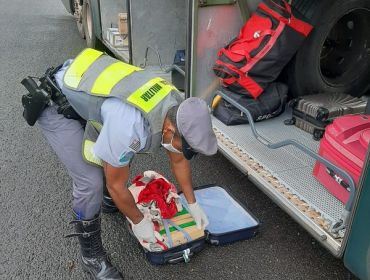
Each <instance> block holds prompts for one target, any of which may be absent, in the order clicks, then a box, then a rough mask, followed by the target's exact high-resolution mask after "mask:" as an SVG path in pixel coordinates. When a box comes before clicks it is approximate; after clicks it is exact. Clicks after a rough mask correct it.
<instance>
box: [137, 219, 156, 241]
mask: <svg viewBox="0 0 370 280" xmlns="http://www.w3.org/2000/svg"><path fill="white" fill-rule="evenodd" d="M132 231H133V233H134V234H135V236H136V238H137V239H139V240H144V241H146V242H149V243H155V242H156V238H155V236H154V225H153V223H152V222H151V221H149V220H148V219H147V218H145V217H144V218H143V219H142V220H141V222H140V223H138V224H136V225H135V224H132Z"/></svg>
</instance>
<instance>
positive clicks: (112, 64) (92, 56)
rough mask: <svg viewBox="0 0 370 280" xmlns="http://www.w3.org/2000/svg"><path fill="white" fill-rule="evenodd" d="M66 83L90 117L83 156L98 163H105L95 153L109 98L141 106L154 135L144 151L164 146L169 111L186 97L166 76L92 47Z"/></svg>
mask: <svg viewBox="0 0 370 280" xmlns="http://www.w3.org/2000/svg"><path fill="white" fill-rule="evenodd" d="M63 87H64V88H65V89H66V90H64V91H63V93H64V94H65V95H66V97H67V99H68V101H69V102H70V104H71V105H72V107H73V108H74V109H75V110H76V111H77V113H79V114H80V116H81V117H83V118H84V119H85V120H86V121H87V125H86V129H85V137H84V140H83V148H82V152H83V157H84V159H85V160H86V161H87V162H89V163H91V164H94V165H98V166H101V165H102V164H101V161H100V160H99V159H98V158H96V157H95V156H94V154H93V153H92V147H93V145H94V143H95V141H96V139H97V137H98V136H99V133H100V130H101V128H102V125H104V124H103V123H102V119H101V115H100V109H101V105H102V104H103V102H104V101H105V98H109V97H115V98H119V99H121V100H122V102H125V103H127V104H130V105H132V106H134V107H136V108H137V109H139V110H140V111H141V113H142V115H143V117H144V118H146V119H147V121H148V123H149V125H150V133H151V135H150V137H149V140H148V142H147V143H146V147H145V148H144V152H152V151H154V150H156V149H157V148H159V147H160V141H161V136H162V126H163V122H164V119H165V117H166V115H167V112H168V110H169V109H170V108H172V107H173V106H176V105H179V104H180V103H181V101H182V100H183V99H182V97H181V95H180V93H179V92H178V90H177V89H176V88H175V87H174V86H173V85H172V84H170V83H168V82H167V81H166V80H164V79H162V78H160V77H157V76H156V75H155V74H153V73H151V72H149V71H146V70H143V69H141V68H138V67H136V66H132V65H130V64H127V63H124V62H122V61H119V60H117V59H115V58H113V57H110V56H108V55H106V54H104V53H102V52H100V51H97V50H94V49H90V48H88V49H85V50H83V51H82V52H81V53H80V54H79V55H78V56H77V57H76V58H75V59H74V61H73V62H72V63H71V65H70V66H69V67H68V68H67V70H66V72H65V74H64V77H63ZM62 90H63V89H62Z"/></svg>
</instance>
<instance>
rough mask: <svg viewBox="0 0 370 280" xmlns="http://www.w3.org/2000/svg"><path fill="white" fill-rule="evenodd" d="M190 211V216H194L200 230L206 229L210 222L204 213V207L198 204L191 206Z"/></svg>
mask: <svg viewBox="0 0 370 280" xmlns="http://www.w3.org/2000/svg"><path fill="white" fill-rule="evenodd" d="M189 211H190V214H191V215H192V216H193V218H194V221H195V223H196V224H197V228H198V229H205V228H206V226H208V224H209V221H208V218H207V215H206V214H205V213H204V211H203V209H202V207H200V205H199V204H198V203H197V202H195V203H192V204H189Z"/></svg>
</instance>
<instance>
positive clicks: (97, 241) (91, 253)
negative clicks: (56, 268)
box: [67, 215, 123, 280]
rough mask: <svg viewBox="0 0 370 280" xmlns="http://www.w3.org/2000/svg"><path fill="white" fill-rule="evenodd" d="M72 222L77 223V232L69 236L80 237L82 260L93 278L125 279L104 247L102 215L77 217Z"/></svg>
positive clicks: (104, 279) (101, 279) (85, 268)
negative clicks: (101, 224) (87, 218)
mask: <svg viewBox="0 0 370 280" xmlns="http://www.w3.org/2000/svg"><path fill="white" fill-rule="evenodd" d="M75 217H76V216H75ZM71 224H75V228H76V233H73V234H70V235H67V237H73V236H77V237H78V240H79V242H80V245H81V262H82V267H83V268H84V270H85V271H87V272H89V273H90V275H91V276H92V277H93V279H99V280H121V279H123V276H122V274H121V273H120V272H119V271H118V270H117V268H115V267H114V266H113V265H112V264H111V262H110V260H109V257H108V256H107V253H106V252H105V250H104V248H103V244H102V240H101V226H100V215H99V216H97V217H95V218H94V219H92V220H77V219H76V220H74V221H72V222H71Z"/></svg>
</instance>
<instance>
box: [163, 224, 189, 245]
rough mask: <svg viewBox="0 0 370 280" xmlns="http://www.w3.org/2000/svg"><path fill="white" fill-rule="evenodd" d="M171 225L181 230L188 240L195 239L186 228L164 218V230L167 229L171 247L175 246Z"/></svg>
mask: <svg viewBox="0 0 370 280" xmlns="http://www.w3.org/2000/svg"><path fill="white" fill-rule="evenodd" d="M169 225H171V226H172V227H174V228H175V229H176V230H178V231H180V232H181V233H182V234H183V235H184V237H185V238H186V240H187V241H188V242H191V241H192V240H193V239H192V238H191V236H190V235H189V233H187V232H186V231H185V230H184V229H182V228H181V227H179V226H178V225H176V224H175V223H174V222H172V221H171V220H170V219H163V227H164V230H165V231H166V235H167V238H168V243H169V244H170V247H171V248H172V247H173V240H172V238H171V232H170V228H169Z"/></svg>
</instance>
